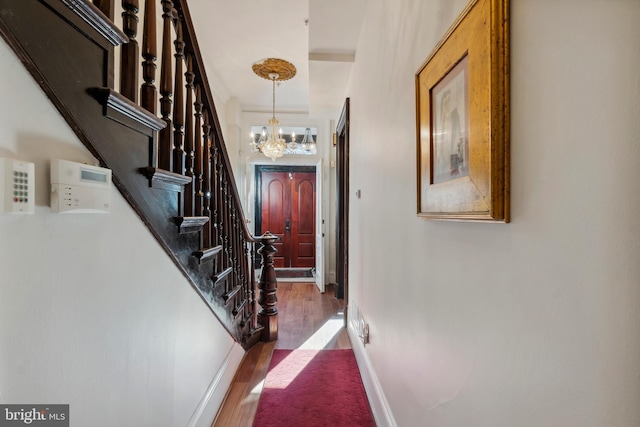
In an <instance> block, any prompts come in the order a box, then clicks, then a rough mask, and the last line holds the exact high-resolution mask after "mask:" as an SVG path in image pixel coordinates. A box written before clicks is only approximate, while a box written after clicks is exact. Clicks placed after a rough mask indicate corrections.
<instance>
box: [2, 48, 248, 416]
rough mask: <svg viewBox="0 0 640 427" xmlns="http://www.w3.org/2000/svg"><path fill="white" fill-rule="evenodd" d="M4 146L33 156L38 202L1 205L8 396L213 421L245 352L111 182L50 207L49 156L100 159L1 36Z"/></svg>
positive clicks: (81, 410) (76, 412) (12, 153)
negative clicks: (61, 207) (69, 205)
mask: <svg viewBox="0 0 640 427" xmlns="http://www.w3.org/2000/svg"><path fill="white" fill-rule="evenodd" d="M0 75H2V79H0V93H2V94H3V96H2V101H1V102H0V128H1V129H2V130H3V137H2V140H0V157H9V158H15V159H21V160H26V161H31V162H34V163H35V165H36V205H37V206H36V213H35V215H31V216H28V215H0V349H1V350H0V402H1V403H21V404H33V403H69V404H70V411H71V424H72V425H76V426H96V427H99V426H105V427H107V426H109V427H112V426H116V425H117V426H131V427H140V426H154V427H156V426H167V427H173V426H185V425H190V426H192V425H210V423H211V420H212V419H213V416H214V415H215V412H216V410H217V408H218V407H219V405H220V402H221V399H222V398H223V397H224V393H225V392H226V390H227V387H228V385H229V384H230V381H231V377H232V375H233V373H234V372H235V368H236V367H237V364H238V363H239V360H240V358H241V357H242V355H243V351H242V349H241V348H240V347H239V346H238V345H237V344H235V343H234V342H233V340H232V339H231V338H230V336H229V335H228V334H227V332H226V331H225V330H224V328H223V327H222V326H221V325H220V324H219V322H218V321H217V320H216V318H215V317H214V315H213V314H212V312H211V311H210V310H209V309H208V307H207V306H206V305H205V303H204V302H203V301H202V300H201V299H200V297H199V296H198V295H197V294H196V292H195V291H194V290H193V289H192V288H191V286H190V285H189V283H188V282H187V281H186V279H185V278H184V277H183V276H182V274H181V273H180V272H179V271H178V269H177V268H176V267H175V266H174V264H173V263H172V262H171V261H170V259H169V257H168V256H167V255H166V254H165V252H164V251H163V250H162V249H161V248H160V247H159V245H158V244H157V243H156V241H155V240H154V239H153V237H152V236H151V234H150V232H149V231H148V230H147V228H146V227H145V226H144V225H143V223H142V222H141V220H140V219H139V218H138V216H137V215H136V214H135V213H134V211H133V210H132V209H131V208H130V206H129V205H128V204H127V203H126V202H125V200H124V199H123V198H122V197H121V195H120V193H118V192H117V191H116V190H115V189H114V190H113V194H112V205H113V207H112V212H111V213H110V214H106V215H91V214H84V215H61V214H53V213H51V212H50V209H49V207H48V206H49V196H48V193H49V179H48V174H49V160H50V159H51V158H63V159H67V160H72V161H79V162H88V163H93V162H94V159H93V158H92V157H91V155H90V154H89V152H88V151H87V150H86V149H85V148H84V146H82V145H81V144H80V143H79V142H78V140H77V138H76V137H75V135H74V134H73V133H72V132H71V130H70V129H69V127H68V126H67V125H66V123H65V122H64V121H63V119H62V118H61V116H60V115H59V114H58V112H57V111H56V110H55V109H54V107H53V106H52V104H51V103H50V102H49V101H48V99H47V98H46V96H45V95H44V93H43V92H42V91H41V90H40V88H39V87H38V86H37V85H36V84H35V82H34V80H33V79H32V78H31V77H30V76H29V75H28V74H27V73H26V71H25V70H24V67H23V66H22V65H21V64H20V62H19V61H18V60H17V58H16V57H15V56H14V55H13V53H12V52H11V51H10V50H9V48H8V47H7V46H6V44H5V43H4V42H0Z"/></svg>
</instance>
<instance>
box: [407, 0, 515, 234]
mask: <svg viewBox="0 0 640 427" xmlns="http://www.w3.org/2000/svg"><path fill="white" fill-rule="evenodd" d="M508 17H509V1H508V0H472V1H471V2H470V3H469V4H468V5H467V7H466V8H465V10H464V11H463V12H462V14H461V15H460V16H459V17H458V19H457V20H456V21H455V22H454V24H453V25H452V26H451V28H450V29H449V30H448V31H447V33H446V34H445V36H444V37H443V38H442V40H440V42H439V43H438V44H437V46H436V47H435V49H434V50H433V52H432V53H431V54H430V55H429V56H428V57H427V59H426V61H425V62H424V64H423V65H422V66H421V67H420V69H419V70H418V72H417V73H416V117H417V120H416V125H417V159H418V167H417V170H418V174H417V175H418V197H417V200H418V204H417V205H418V216H420V217H424V218H429V219H448V220H470V221H497V222H509V33H508V31H509V25H508Z"/></svg>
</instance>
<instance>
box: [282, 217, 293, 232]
mask: <svg viewBox="0 0 640 427" xmlns="http://www.w3.org/2000/svg"><path fill="white" fill-rule="evenodd" d="M284 229H285V231H290V230H291V221H290V220H288V219H285V220H284Z"/></svg>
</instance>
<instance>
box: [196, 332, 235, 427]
mask: <svg viewBox="0 0 640 427" xmlns="http://www.w3.org/2000/svg"><path fill="white" fill-rule="evenodd" d="M244 355H245V351H244V349H243V348H242V347H241V346H240V345H239V344H235V343H234V344H233V345H232V346H231V349H230V350H229V353H228V354H227V357H226V358H225V359H224V361H223V362H222V365H221V366H220V369H219V370H218V372H217V373H216V375H215V376H214V377H213V379H212V380H211V383H210V384H209V387H207V390H206V392H205V393H204V396H202V399H201V400H200V403H198V406H196V409H195V411H193V414H192V415H191V419H189V422H188V423H187V427H210V426H211V424H212V423H213V420H214V419H215V416H216V414H217V413H218V410H219V409H220V406H221V405H222V402H223V401H224V398H225V396H226V395H227V390H229V388H230V387H231V382H232V381H233V377H234V376H235V374H236V371H237V370H238V367H239V366H240V363H241V362H242V358H243V357H244Z"/></svg>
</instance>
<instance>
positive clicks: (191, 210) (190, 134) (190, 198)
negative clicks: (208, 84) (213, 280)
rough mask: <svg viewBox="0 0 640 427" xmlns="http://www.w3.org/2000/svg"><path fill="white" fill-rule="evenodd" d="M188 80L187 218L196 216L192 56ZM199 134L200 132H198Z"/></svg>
mask: <svg viewBox="0 0 640 427" xmlns="http://www.w3.org/2000/svg"><path fill="white" fill-rule="evenodd" d="M185 77H186V79H187V84H186V91H187V101H186V106H187V112H186V114H185V120H184V122H185V123H184V128H185V132H184V151H185V156H186V165H185V172H184V174H185V175H186V176H188V177H189V178H191V182H190V183H189V184H187V185H186V186H185V188H184V192H185V195H184V210H185V215H186V216H192V215H194V212H195V210H194V207H195V204H194V202H195V200H194V194H193V190H194V185H193V157H194V152H193V130H194V128H193V80H194V77H195V74H194V73H193V64H192V57H191V55H187V72H186V73H185ZM198 132H199V131H198Z"/></svg>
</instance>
